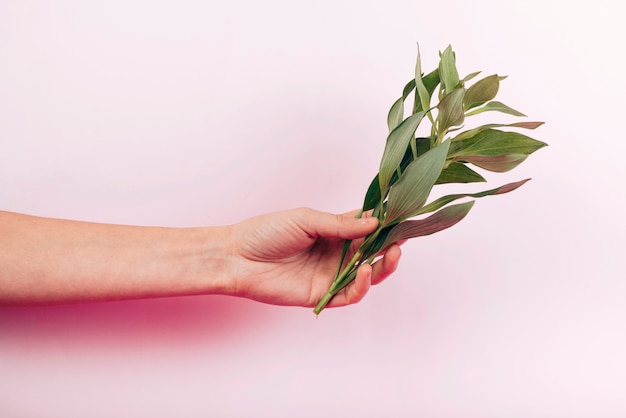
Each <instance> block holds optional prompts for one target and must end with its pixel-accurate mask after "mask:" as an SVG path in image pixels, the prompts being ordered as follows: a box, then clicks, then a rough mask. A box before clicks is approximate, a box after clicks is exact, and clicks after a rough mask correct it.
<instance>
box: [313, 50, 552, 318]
mask: <svg viewBox="0 0 626 418" xmlns="http://www.w3.org/2000/svg"><path fill="white" fill-rule="evenodd" d="M439 58H440V59H439V65H438V67H437V68H436V69H434V70H433V71H431V72H429V73H427V74H424V73H423V72H422V68H421V56H420V51H419V47H418V51H417V61H416V65H415V75H414V77H413V78H412V79H411V80H410V81H409V82H408V83H407V84H406V85H405V87H404V89H403V90H402V95H401V96H400V97H399V98H398V99H397V100H396V101H395V102H394V103H393V105H392V106H391V108H390V110H389V113H388V115H387V125H388V129H389V134H388V136H387V140H386V142H385V148H384V151H383V156H382V158H381V161H380V167H379V170H378V173H377V174H376V176H375V177H374V179H373V180H372V182H371V183H370V186H369V188H368V190H367V192H366V194H365V198H364V201H363V206H362V210H361V212H360V215H359V216H363V214H364V213H366V212H371V216H376V217H378V219H379V227H378V229H377V230H376V231H374V232H373V233H372V234H370V235H369V236H367V237H366V238H365V240H364V242H363V243H362V244H361V245H360V247H359V248H358V250H357V251H356V253H355V254H354V256H353V257H352V259H351V260H349V261H347V262H346V258H347V254H348V248H349V246H350V241H346V243H345V245H344V250H343V255H342V259H341V262H340V264H339V266H338V269H337V273H336V275H335V279H334V281H333V284H332V285H331V287H330V288H329V290H328V292H327V293H326V295H325V296H324V297H323V298H322V300H320V303H319V304H318V305H317V306H316V308H315V310H314V312H315V313H316V314H319V312H321V311H322V310H323V309H324V307H325V306H326V304H327V303H328V302H329V301H330V299H332V297H333V296H334V295H335V294H336V293H337V292H339V291H340V290H341V289H343V288H344V287H345V286H347V285H348V284H349V283H350V282H351V281H352V280H354V278H355V277H356V270H357V269H358V267H359V266H360V265H362V264H364V263H372V262H374V260H375V259H376V257H377V256H378V254H380V252H381V251H383V250H384V249H385V248H386V247H388V246H389V245H391V244H393V243H394V242H398V241H402V240H406V239H410V238H416V237H420V236H424V235H429V234H433V233H436V232H439V231H442V230H444V229H446V228H449V227H451V226H453V225H455V224H456V223H458V222H459V221H461V220H462V219H463V218H464V217H465V216H466V215H467V213H468V212H469V211H470V209H471V208H472V207H473V205H474V200H469V201H467V202H464V203H455V204H451V203H453V202H455V201H457V200H459V199H477V198H481V197H485V196H492V195H499V194H503V193H508V192H510V191H513V190H515V189H517V188H518V187H520V186H521V185H522V184H524V183H525V182H526V181H528V179H526V180H522V181H518V182H515V183H510V184H505V185H503V186H500V187H496V188H492V189H489V190H485V191H482V192H479V193H462V194H452V195H446V196H443V197H440V198H438V199H436V200H434V201H432V202H430V203H428V198H429V196H430V194H431V191H432V189H433V187H434V186H435V185H439V184H447V183H475V182H485V181H486V180H485V178H484V177H483V176H482V175H481V174H480V173H479V172H477V171H476V169H482V170H486V171H489V172H495V173H502V172H507V171H509V170H512V169H513V168H515V167H517V166H518V165H519V164H521V163H522V162H523V161H524V160H525V159H526V158H527V157H528V156H529V155H530V154H532V153H533V152H535V151H537V150H538V149H540V148H542V147H544V146H546V145H547V144H546V143H545V142H542V141H538V140H536V139H533V138H531V137H529V136H527V135H524V134H522V133H519V132H516V131H515V130H516V129H526V130H532V129H536V128H537V127H539V126H541V125H542V124H543V122H516V123H508V124H501V123H490V124H484V125H480V126H477V127H474V128H471V129H464V124H465V123H466V120H467V119H468V118H469V117H471V116H474V115H478V114H481V113H484V112H498V113H503V114H507V115H511V116H515V117H523V116H525V115H524V114H523V113H521V112H519V111H517V110H515V109H513V108H511V107H509V106H507V105H505V104H504V103H502V102H499V101H496V100H495V98H496V96H497V94H498V91H499V89H500V83H501V82H502V81H503V80H504V79H505V78H506V77H504V76H500V75H498V74H493V75H488V76H486V77H483V78H480V79H478V80H477V81H474V80H475V79H476V78H477V77H478V76H479V75H480V72H474V73H471V74H469V75H467V76H465V77H463V78H461V77H460V76H459V72H458V69H457V65H456V54H455V52H454V51H453V50H452V47H451V46H448V47H447V48H446V49H445V50H444V51H443V52H440V54H439ZM433 103H434V104H433ZM407 108H411V111H410V112H409V114H408V115H407V116H406V117H405V112H406V109H407ZM425 122H426V123H428V124H429V125H430V127H429V128H430V129H426V130H427V131H429V134H428V135H427V136H425V135H422V136H418V135H417V131H418V128H420V126H421V125H422V123H425ZM420 216H421V218H420V219H411V218H415V217H420Z"/></svg>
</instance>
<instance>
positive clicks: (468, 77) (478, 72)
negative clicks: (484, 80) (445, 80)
mask: <svg viewBox="0 0 626 418" xmlns="http://www.w3.org/2000/svg"><path fill="white" fill-rule="evenodd" d="M480 73H481V72H480V71H476V72H473V73H470V74H468V75H466V76H465V77H463V80H461V81H463V83H467V82H468V81H470V80H471V79H473V78H474V77H476V76H477V75H478V74H480Z"/></svg>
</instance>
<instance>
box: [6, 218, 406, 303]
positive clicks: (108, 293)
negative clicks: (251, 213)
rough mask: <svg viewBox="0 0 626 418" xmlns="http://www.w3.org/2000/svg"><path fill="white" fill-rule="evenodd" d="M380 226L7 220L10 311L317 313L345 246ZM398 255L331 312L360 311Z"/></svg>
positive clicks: (368, 272)
mask: <svg viewBox="0 0 626 418" xmlns="http://www.w3.org/2000/svg"><path fill="white" fill-rule="evenodd" d="M376 225H377V222H376V220H369V221H367V220H366V221H364V220H356V219H354V218H353V216H350V215H331V214H326V213H323V212H317V211H313V210H311V209H295V210H291V211H284V212H277V213H273V214H268V215H263V216H260V217H257V218H252V219H249V220H246V221H243V222H241V223H238V224H235V225H229V226H220V227H201V228H166V227H140V226H124V225H109V224H98V223H90V222H78V221H69V220H60V219H49V218H40V217H34V216H28V215H22V214H17V213H11V212H2V211H0V303H3V304H7V303H10V304H20V303H22V304H33V303H59V302H75V301H93V300H111V299H128V298H143V297H159V296H179V295H194V294H226V295H233V296H241V297H247V298H250V299H254V300H258V301H261V302H265V303H273V304H280V305H299V306H313V305H314V304H315V302H316V301H317V300H318V299H319V297H321V295H322V294H323V293H324V291H325V290H326V289H327V287H328V285H329V284H330V281H331V280H332V275H333V273H334V270H335V269H336V263H337V262H338V260H339V255H340V248H341V243H342V242H343V239H344V238H350V239H353V238H354V239H358V238H360V237H362V236H364V235H366V234H367V233H369V232H372V231H373V230H374V229H375V228H376ZM399 257H400V251H399V249H398V248H397V247H396V246H394V247H392V248H390V249H389V250H388V251H387V254H386V255H385V257H384V258H383V259H382V260H380V261H379V262H378V263H376V264H374V265H373V266H363V269H362V271H360V272H359V276H358V277H357V280H356V281H355V282H354V283H353V284H352V285H351V286H349V287H347V288H346V289H345V291H344V292H343V293H342V294H340V295H337V297H336V298H335V299H334V300H333V303H332V304H331V305H330V306H343V305H346V304H350V303H355V302H357V301H359V300H360V299H361V298H363V296H364V295H365V293H366V292H367V290H368V289H369V285H370V284H372V283H374V284H376V283H378V282H380V281H382V280H383V279H384V278H386V277H387V276H389V275H390V274H391V273H392V272H393V271H394V270H395V268H396V266H397V264H398V260H399Z"/></svg>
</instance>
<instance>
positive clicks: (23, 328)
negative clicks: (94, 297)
mask: <svg viewBox="0 0 626 418" xmlns="http://www.w3.org/2000/svg"><path fill="white" fill-rule="evenodd" d="M269 312H270V310H268V306H264V305H261V304H258V303H255V302H252V301H249V300H245V299H237V298H232V297H226V296H186V297H172V298H159V299H141V300H129V301H115V302H98V303H87V304H71V305H70V304H68V305H56V306H36V307H0V335H1V337H0V345H6V344H11V345H15V346H16V347H17V346H19V347H29V350H30V349H36V347H38V346H40V347H41V346H46V345H49V344H53V345H62V346H74V347H76V346H78V347H81V346H82V347H91V346H98V347H101V348H106V347H120V348H132V347H133V346H142V347H145V346H146V345H154V346H159V345H167V346H169V347H172V346H190V345H195V344H199V343H202V344H212V343H216V344H222V343H224V342H225V341H229V340H233V339H237V338H238V337H240V336H242V335H245V334H246V332H245V331H246V330H247V329H248V328H250V327H254V326H255V323H256V322H257V321H264V320H266V319H267V315H266V314H269ZM253 318H254V320H252V319H253ZM25 344H27V345H25Z"/></svg>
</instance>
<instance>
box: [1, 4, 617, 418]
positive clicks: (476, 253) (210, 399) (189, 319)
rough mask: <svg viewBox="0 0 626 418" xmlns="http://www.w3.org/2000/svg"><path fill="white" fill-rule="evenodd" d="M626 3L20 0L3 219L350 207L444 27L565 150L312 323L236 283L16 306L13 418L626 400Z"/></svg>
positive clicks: (4, 372) (8, 352)
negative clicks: (226, 293) (159, 295)
mask: <svg viewBox="0 0 626 418" xmlns="http://www.w3.org/2000/svg"><path fill="white" fill-rule="evenodd" d="M621 16H622V14H621V13H620V12H618V11H617V5H616V3H614V2H610V1H608V0H599V1H594V2H592V3H577V2H565V1H541V2H540V1H534V0H533V1H523V2H522V1H514V2H495V1H485V0H477V1H473V2H469V1H457V0H451V1H449V2H428V3H427V2H418V1H409V0H404V1H395V0H390V1H386V2H382V1H344V0H333V1H330V0H318V1H315V2H308V3H305V2H293V1H286V0H270V1H265V2H255V1H250V0H245V1H233V2H211V1H208V2H207V1H185V0H183V1H176V2H174V1H170V2H166V1H141V0H124V1H107V2H95V1H94V2H83V1H78V0H73V1H34V0H27V1H20V2H17V1H14V2H9V1H1V2H0V144H1V145H2V152H0V208H2V209H4V210H12V211H20V212H25V213H30V214H36V215H44V216H53V217H65V218H73V219H83V220H90V221H101V222H114V223H127V224H139V225H168V226H193V225H208V224H224V223H230V222H236V221H238V220H241V219H244V218H246V217H249V216H253V215H255V214H258V213H262V212H267V211H273V210H279V209H284V208H290V207H296V206H311V207H314V208H317V209H321V210H327V211H332V212H339V211H346V210H350V209H352V208H355V207H356V206H358V205H359V204H360V202H361V198H362V195H363V193H364V191H365V188H366V187H367V185H368V183H369V180H370V178H371V176H372V175H373V174H374V173H375V172H376V169H377V164H378V160H379V158H380V155H381V152H382V147H383V143H384V139H385V134H386V126H385V117H386V112H387V110H388V108H389V106H390V105H391V103H392V102H393V101H394V100H395V99H396V97H397V96H398V95H399V93H400V91H401V88H402V87H403V86H404V83H405V82H406V81H408V79H409V78H410V77H411V73H412V69H413V65H414V59H415V41H419V42H420V45H421V48H422V53H423V57H424V66H425V68H432V67H433V66H434V65H435V64H436V60H437V52H438V51H439V50H441V49H443V48H445V47H446V46H447V45H448V44H452V45H453V47H454V48H455V50H456V51H457V58H458V62H459V66H460V70H461V72H462V73H464V74H466V73H470V72H472V71H475V70H483V71H484V72H485V74H491V73H496V72H497V73H499V74H506V75H509V78H508V79H507V80H506V81H505V82H504V83H503V86H502V90H501V99H502V100H503V101H504V102H505V103H510V104H511V105H513V106H514V107H517V108H519V109H520V110H522V111H524V112H525V113H527V114H528V115H529V118H530V119H531V120H545V121H546V122H547V124H546V125H545V126H544V127H542V128H541V129H539V130H538V131H536V132H535V134H536V137H538V138H540V139H543V140H545V141H547V142H549V143H550V147H549V148H546V149H543V150H541V151H539V152H538V153H537V154H536V155H534V156H532V157H531V158H530V159H529V160H528V161H527V162H526V163H525V164H524V165H523V166H521V167H520V168H518V169H517V170H516V171H514V172H512V173H510V174H506V175H500V176H491V177H490V178H491V179H492V180H493V183H492V184H494V185H495V184H500V183H504V182H505V181H509V180H517V179H521V178H525V177H533V181H532V182H530V183H529V184H527V185H525V186H524V187H523V189H520V190H519V191H517V192H515V193H513V194H510V195H506V196H502V197H498V198H490V199H483V200H481V201H479V202H477V205H476V206H475V207H474V209H473V211H472V213H470V215H469V216H468V218H467V219H466V220H464V221H463V222H462V223H461V224H459V225H457V226H456V227H455V228H453V229H451V230H448V231H445V232H443V233H441V234H438V235H435V236H432V237H428V238H424V239H421V240H418V241H413V242H410V243H408V244H407V245H406V246H405V247H404V257H403V260H402V265H401V267H400V269H399V271H398V272H397V274H396V275H395V276H394V277H393V280H389V281H387V282H385V283H384V284H383V285H381V286H379V287H376V288H374V289H373V290H372V291H371V293H370V294H369V295H368V296H367V298H366V299H365V300H364V301H363V302H362V303H360V304H359V305H356V306H352V307H349V308H346V309H342V310H332V311H327V312H324V313H323V314H322V315H321V316H320V317H319V318H318V319H317V320H316V319H315V317H314V316H313V314H312V313H311V312H310V311H309V310H307V309H297V308H279V307H273V306H267V305H260V304H256V303H254V302H250V301H247V300H236V299H229V298H224V297H216V296H204V297H188V298H171V299H158V300H140V301H128V302H115V303H98V304H87V305H73V306H55V307H37V308H7V307H0V416H2V417H7V418H22V417H28V418H31V417H33V418H39V417H65V418H69V417H314V416H329V417H354V416H359V417H381V416H389V417H431V418H437V417H441V418H457V417H458V418H472V417H494V418H496V417H498V418H500V417H507V418H517V417H519V418H528V417H533V418H538V417H569V418H576V417H603V418H609V417H624V416H626V359H625V355H624V353H626V306H625V298H626V284H625V283H626V281H625V280H624V277H626V274H624V267H623V266H624V263H623V261H624V260H623V258H624V254H625V251H624V250H625V249H626V246H625V239H624V237H625V228H624V226H625V225H624V220H623V213H624V210H626V202H625V196H626V193H625V188H624V180H625V179H626V175H625V174H626V173H625V170H624V166H623V162H622V160H623V155H624V151H625V150H626V147H625V146H624V138H623V134H622V131H623V129H621V128H622V125H623V121H624V117H623V110H624V106H623V100H624V93H625V89H624V80H623V73H624V64H625V62H624V56H623V54H622V49H623V48H622V42H623V40H624V39H626V32H625V31H624V25H623V22H622V18H621ZM504 120H509V119H506V118H505V119H504ZM470 189H471V190H474V189H472V188H470ZM478 189H482V186H480V187H477V188H475V190H478ZM464 190H465V189H464ZM0 250H1V249H0Z"/></svg>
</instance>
